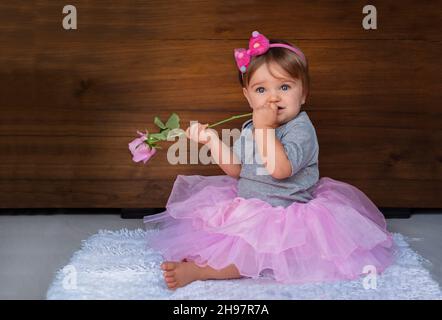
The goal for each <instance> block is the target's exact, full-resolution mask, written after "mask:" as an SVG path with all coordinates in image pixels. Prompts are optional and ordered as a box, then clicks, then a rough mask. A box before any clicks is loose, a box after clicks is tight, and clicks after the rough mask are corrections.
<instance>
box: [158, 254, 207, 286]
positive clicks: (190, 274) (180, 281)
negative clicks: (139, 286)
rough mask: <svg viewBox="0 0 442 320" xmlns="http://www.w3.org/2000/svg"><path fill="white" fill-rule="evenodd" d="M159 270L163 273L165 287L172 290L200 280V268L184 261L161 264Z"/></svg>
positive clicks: (191, 262)
mask: <svg viewBox="0 0 442 320" xmlns="http://www.w3.org/2000/svg"><path fill="white" fill-rule="evenodd" d="M161 269H162V270H163V271H164V272H163V276H164V280H165V281H166V284H167V286H168V287H169V289H172V290H175V289H177V288H180V287H184V286H185V285H187V284H189V283H191V282H193V281H195V280H200V279H202V274H201V271H202V270H201V268H200V267H199V266H197V265H196V264H195V263H194V262H193V261H190V262H189V261H187V260H186V259H183V260H182V261H181V262H175V261H165V262H163V263H162V264H161Z"/></svg>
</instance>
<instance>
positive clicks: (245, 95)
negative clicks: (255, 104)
mask: <svg viewBox="0 0 442 320" xmlns="http://www.w3.org/2000/svg"><path fill="white" fill-rule="evenodd" d="M242 93H243V94H244V97H246V99H247V101H248V102H249V106H250V107H252V104H251V103H250V98H249V91H248V90H247V89H246V88H242Z"/></svg>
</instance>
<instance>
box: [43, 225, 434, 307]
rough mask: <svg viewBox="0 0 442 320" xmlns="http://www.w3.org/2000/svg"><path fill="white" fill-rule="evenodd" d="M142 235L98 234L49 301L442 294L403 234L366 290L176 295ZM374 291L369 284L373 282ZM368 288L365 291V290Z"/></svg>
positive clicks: (210, 285) (210, 284)
mask: <svg viewBox="0 0 442 320" xmlns="http://www.w3.org/2000/svg"><path fill="white" fill-rule="evenodd" d="M152 232H157V230H156V229H154V230H148V231H144V230H142V229H138V230H127V229H122V230H119V231H108V230H101V231H100V232H99V233H98V234H95V235H93V236H91V237H90V238H89V239H87V240H84V241H83V245H82V248H81V250H79V251H77V252H76V253H75V254H74V256H73V257H72V258H71V261H70V263H69V264H68V265H67V266H66V267H64V268H63V269H62V270H60V271H58V273H57V274H56V277H55V279H54V281H53V283H52V285H51V286H50V288H49V290H48V292H47V299H199V300H204V299H212V300H221V299H223V300H230V299H235V300H242V299H249V300H259V299H268V300H273V299H278V300H286V299H441V298H442V292H441V289H440V287H439V285H438V284H437V282H435V281H434V280H433V279H432V278H431V276H430V273H429V271H428V270H427V269H426V268H425V264H429V262H428V261H427V260H424V259H423V258H422V257H421V256H419V255H418V254H417V253H415V252H414V251H413V250H412V249H411V248H410V247H409V246H408V244H407V242H406V241H405V239H404V237H403V236H402V235H401V234H394V240H395V242H396V243H397V245H398V246H399V247H400V250H399V251H398V254H397V259H396V263H395V264H394V265H393V266H391V267H390V268H388V269H387V270H386V271H385V272H384V274H382V275H381V276H378V277H377V281H376V288H375V289H374V288H370V289H365V288H364V285H363V283H364V282H363V278H362V277H361V279H360V280H355V281H342V282H335V283H328V284H307V285H284V284H279V283H277V282H275V281H274V280H272V279H271V278H269V277H268V276H267V277H264V276H263V277H262V278H261V279H255V280H253V279H250V278H242V279H235V280H209V281H195V282H193V283H191V284H189V285H187V286H186V287H183V288H179V289H177V290H176V291H171V290H169V289H168V288H167V287H166V285H165V283H164V280H163V278H162V271H161V269H160V264H161V262H162V260H163V259H162V256H161V255H160V254H159V253H158V252H156V251H153V250H152V249H150V248H147V250H146V240H145V237H146V236H147V237H149V235H150V234H152ZM365 283H366V282H365ZM371 284H372V285H373V282H371ZM365 287H366V286H365Z"/></svg>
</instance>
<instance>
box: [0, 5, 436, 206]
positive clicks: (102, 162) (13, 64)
mask: <svg viewBox="0 0 442 320" xmlns="http://www.w3.org/2000/svg"><path fill="white" fill-rule="evenodd" d="M66 4H67V3H66V1H2V2H0V52H1V54H0V154H1V158H0V206H1V207H2V208H42V207H46V208H111V207H113V208H148V207H164V205H165V204H166V201H167V199H168V196H169V192H170V190H171V187H172V184H173V181H174V179H175V178H176V175H177V174H201V175H214V174H223V172H222V171H221V170H220V169H219V168H218V167H217V166H216V165H207V166H204V165H177V166H172V165H170V164H168V162H167V161H166V149H163V150H162V151H160V152H159V153H158V154H157V155H156V156H155V158H154V159H153V160H152V161H151V162H149V163H148V164H146V165H144V164H142V163H134V162H132V160H131V155H130V153H129V150H128V143H129V142H130V141H131V140H132V139H133V138H135V136H136V131H137V130H144V128H147V129H148V130H152V129H154V128H155V127H154V126H153V117H154V116H155V115H159V116H160V117H162V118H163V119H164V118H166V117H167V116H169V115H170V114H171V113H172V112H177V113H178V114H179V115H180V117H181V119H182V125H183V126H184V125H188V123H189V121H190V120H199V121H200V122H203V123H206V122H215V121H217V120H221V119H224V118H226V117H228V116H230V115H235V114H239V113H246V112H249V107H248V105H247V101H246V100H245V98H244V97H243V96H242V92H241V88H240V87H239V84H238V82H237V74H236V66H235V63H234V60H233V48H236V47H245V46H246V45H247V43H248V39H249V37H250V34H251V32H252V31H254V30H258V31H260V32H261V33H263V34H265V35H266V36H268V37H269V38H272V37H273V38H283V39H287V40H288V41H292V42H294V43H295V44H297V45H298V46H300V47H301V48H302V49H303V50H304V52H305V53H306V55H307V57H308V59H309V61H310V71H311V78H312V90H311V96H310V99H309V100H308V102H307V108H306V110H307V112H308V113H309V115H310V117H311V119H312V121H313V122H314V124H315V126H316V130H317V133H318V138H319V143H320V161H319V165H320V174H321V176H328V177H331V178H334V179H338V180H342V181H345V182H348V183H351V184H353V185H355V186H357V187H358V188H360V189H361V190H362V191H364V192H365V193H366V194H367V195H368V196H369V197H370V198H371V199H372V200H373V201H374V202H375V203H376V204H377V205H378V206H383V207H411V208H416V207H424V208H441V207H442V193H441V180H442V175H441V162H442V151H441V142H442V134H441V127H442V126H441V125H442V122H441V98H442V97H441V91H442V90H441V89H442V88H441V74H442V68H441V32H442V30H441V2H440V1H410V0H402V1H370V2H369V3H367V1H341V0H335V1H311V0H304V1H282V0H279V1H241V0H235V1H214V0H212V1H152V0H149V1H85V0H80V1H73V2H71V3H69V4H73V5H75V6H76V8H77V10H78V29H77V30H71V31H66V30H64V29H63V28H62V18H63V14H62V8H63V6H64V5H66ZM366 4H372V5H375V6H376V8H377V11H378V29H377V30H371V31H366V30H364V29H363V28H362V26H361V21H362V18H363V14H362V7H363V6H364V5H366ZM242 122H243V120H239V121H235V122H233V123H230V124H229V125H226V126H224V128H233V127H239V126H240V125H241V123H242ZM168 144H169V145H170V144H171V143H166V144H164V146H167V145H168Z"/></svg>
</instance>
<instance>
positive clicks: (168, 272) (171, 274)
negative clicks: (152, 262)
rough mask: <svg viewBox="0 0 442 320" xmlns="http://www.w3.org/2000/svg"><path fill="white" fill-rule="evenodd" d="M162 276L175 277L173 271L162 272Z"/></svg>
mask: <svg viewBox="0 0 442 320" xmlns="http://www.w3.org/2000/svg"><path fill="white" fill-rule="evenodd" d="M163 276H164V278H167V277H175V271H164V272H163Z"/></svg>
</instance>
